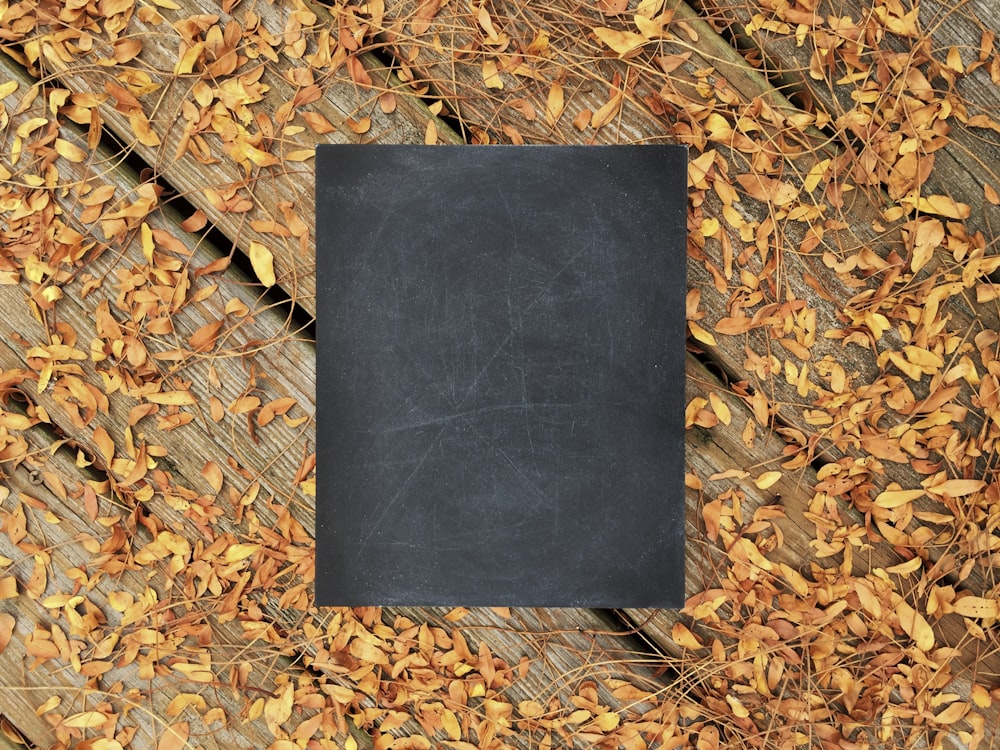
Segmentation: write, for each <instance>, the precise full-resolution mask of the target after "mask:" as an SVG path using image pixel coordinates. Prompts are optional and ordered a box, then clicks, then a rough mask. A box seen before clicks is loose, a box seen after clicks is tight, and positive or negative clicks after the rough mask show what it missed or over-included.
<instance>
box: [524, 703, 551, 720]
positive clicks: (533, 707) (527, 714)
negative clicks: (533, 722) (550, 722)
mask: <svg viewBox="0 0 1000 750" xmlns="http://www.w3.org/2000/svg"><path fill="white" fill-rule="evenodd" d="M517 712H518V713H519V714H521V716H523V717H524V718H526V719H536V718H538V717H539V716H541V715H542V714H543V713H545V707H544V706H542V704H541V703H539V702H538V701H530V700H529V701H521V702H520V703H518V704H517Z"/></svg>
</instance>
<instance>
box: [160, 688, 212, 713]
mask: <svg viewBox="0 0 1000 750" xmlns="http://www.w3.org/2000/svg"><path fill="white" fill-rule="evenodd" d="M188 706H194V708H195V710H196V711H204V710H205V709H206V708H207V704H206V703H205V699H204V698H202V697H201V696H200V695H198V694H196V693H181V694H180V695H177V696H174V699H173V700H172V701H170V703H168V704H167V712H166V713H167V716H177V715H179V714H180V713H181V712H182V711H183V710H184V709H185V708H187V707H188Z"/></svg>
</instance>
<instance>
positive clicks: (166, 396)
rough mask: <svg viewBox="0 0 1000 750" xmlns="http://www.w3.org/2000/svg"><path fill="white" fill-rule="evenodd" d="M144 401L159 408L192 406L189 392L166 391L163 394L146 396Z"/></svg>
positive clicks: (191, 396) (191, 397) (193, 399)
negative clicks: (159, 406) (158, 405)
mask: <svg viewBox="0 0 1000 750" xmlns="http://www.w3.org/2000/svg"><path fill="white" fill-rule="evenodd" d="M146 400H147V401H149V402H150V403H153V404H160V405H161V406H193V405H194V404H195V403H196V402H195V398H194V396H193V395H192V394H191V392H190V391H166V392H165V393H150V394H147V395H146Z"/></svg>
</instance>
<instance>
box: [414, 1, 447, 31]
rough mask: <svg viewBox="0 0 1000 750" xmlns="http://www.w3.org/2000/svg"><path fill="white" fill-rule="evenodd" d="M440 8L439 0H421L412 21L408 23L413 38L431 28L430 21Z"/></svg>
mask: <svg viewBox="0 0 1000 750" xmlns="http://www.w3.org/2000/svg"><path fill="white" fill-rule="evenodd" d="M440 7H441V0H421V2H420V5H419V6H418V7H417V11H416V13H414V14H413V20H412V21H410V31H412V32H413V35H414V36H420V35H421V34H423V33H425V32H426V31H427V29H429V28H430V27H431V21H432V20H433V18H434V16H435V15H437V12H438V8H440Z"/></svg>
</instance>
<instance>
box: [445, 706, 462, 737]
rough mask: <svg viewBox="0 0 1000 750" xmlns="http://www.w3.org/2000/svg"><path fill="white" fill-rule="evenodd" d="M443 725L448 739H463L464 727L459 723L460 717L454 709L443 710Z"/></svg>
mask: <svg viewBox="0 0 1000 750" xmlns="http://www.w3.org/2000/svg"><path fill="white" fill-rule="evenodd" d="M441 726H443V727H444V731H445V733H446V734H447V735H448V739H451V740H460V739H462V727H461V726H460V725H459V723H458V717H457V716H455V712H454V711H451V710H449V709H447V708H446V709H445V710H444V711H442V712H441Z"/></svg>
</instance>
